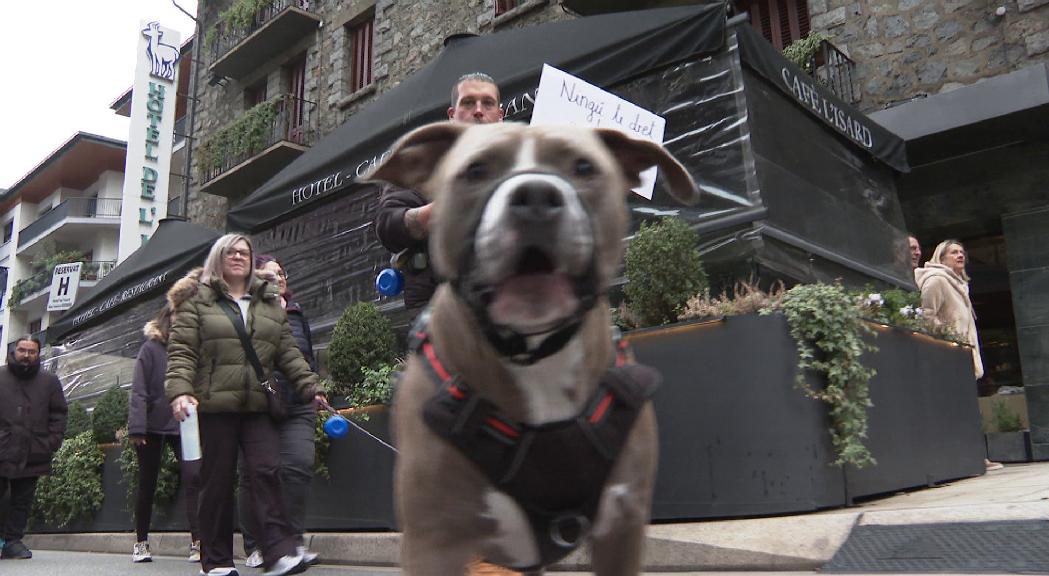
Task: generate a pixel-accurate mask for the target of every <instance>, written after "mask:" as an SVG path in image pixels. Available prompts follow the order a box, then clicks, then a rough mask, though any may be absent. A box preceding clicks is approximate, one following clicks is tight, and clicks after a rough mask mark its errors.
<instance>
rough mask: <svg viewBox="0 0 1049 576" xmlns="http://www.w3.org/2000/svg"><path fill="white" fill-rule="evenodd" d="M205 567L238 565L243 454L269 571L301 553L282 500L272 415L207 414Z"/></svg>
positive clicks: (203, 442)
mask: <svg viewBox="0 0 1049 576" xmlns="http://www.w3.org/2000/svg"><path fill="white" fill-rule="evenodd" d="M200 448H201V452H202V454H203V457H202V458H201V466H200V485H201V489H200V546H201V564H202V566H201V568H203V570H204V572H207V571H209V570H211V569H212V568H228V567H232V566H233V514H234V501H233V482H234V475H235V474H234V473H235V471H236V468H237V451H238V449H239V450H240V451H242V452H243V454H244V462H245V470H246V471H247V473H248V474H249V475H250V476H251V489H252V492H253V493H252V495H251V497H252V499H253V503H254V505H255V522H256V526H258V528H259V533H258V534H256V535H255V536H256V537H257V538H258V539H259V544H260V545H261V549H262V560H263V566H264V567H265V568H267V569H268V568H270V567H271V566H272V565H273V564H274V563H275V562H276V561H277V560H279V559H280V557H281V556H289V555H294V554H295V536H294V534H293V533H292V529H291V526H290V525H289V524H288V520H287V515H286V514H285V512H284V504H283V502H282V498H281V481H280V464H281V462H280V433H279V432H278V431H277V426H276V425H275V424H274V423H273V421H272V420H271V419H270V417H269V416H268V415H267V414H262V413H247V414H244V413H211V414H209V413H201V414H200Z"/></svg>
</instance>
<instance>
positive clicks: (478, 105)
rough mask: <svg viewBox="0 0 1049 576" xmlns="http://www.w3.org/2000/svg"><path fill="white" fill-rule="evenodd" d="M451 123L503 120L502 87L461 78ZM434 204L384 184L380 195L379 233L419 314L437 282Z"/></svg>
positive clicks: (407, 302) (481, 78)
mask: <svg viewBox="0 0 1049 576" xmlns="http://www.w3.org/2000/svg"><path fill="white" fill-rule="evenodd" d="M448 119H449V120H451V121H453V122H464V123H472V124H491V123H494V122H502V121H503V109H502V107H501V106H500V105H499V87H498V86H496V84H495V80H493V79H492V77H491V76H488V75H487V74H481V73H479V72H474V73H472V74H466V75H464V76H462V77H461V78H459V80H458V81H457V82H456V83H455V86H453V87H452V105H451V106H450V107H449V108H448ZM431 207H432V204H430V203H429V202H428V201H427V200H426V198H425V197H423V195H422V194H420V193H418V192H416V191H415V190H406V189H403V188H397V187H394V186H385V187H384V188H383V190H382V193H381V194H380V196H379V212H378V214H377V215H376V216H375V233H376V234H377V235H378V236H379V242H381V243H382V245H383V246H385V247H386V249H387V250H389V251H390V252H393V253H395V254H398V259H397V261H398V268H399V269H400V270H401V271H402V272H403V273H404V275H405V284H406V285H405V287H404V307H405V308H406V309H408V310H412V311H417V309H419V308H422V307H423V306H425V305H426V304H427V303H428V302H429V301H430V297H431V296H433V292H434V290H436V289H437V284H438V282H437V279H436V278H435V277H434V275H433V270H432V269H431V267H430V262H429V254H428V251H427V245H428V239H427V237H428V236H429V233H430V209H431Z"/></svg>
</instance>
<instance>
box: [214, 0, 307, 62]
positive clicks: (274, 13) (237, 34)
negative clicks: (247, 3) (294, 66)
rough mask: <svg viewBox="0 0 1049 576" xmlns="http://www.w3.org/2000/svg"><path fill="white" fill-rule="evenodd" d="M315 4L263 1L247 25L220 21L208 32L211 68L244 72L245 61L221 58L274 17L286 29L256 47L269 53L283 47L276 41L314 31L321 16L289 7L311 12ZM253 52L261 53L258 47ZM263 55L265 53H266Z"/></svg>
mask: <svg viewBox="0 0 1049 576" xmlns="http://www.w3.org/2000/svg"><path fill="white" fill-rule="evenodd" d="M313 4H315V2H314V1H311V0H271V1H269V2H266V3H264V4H263V6H262V7H261V8H260V9H259V10H258V11H257V12H255V16H254V18H252V21H251V23H250V24H248V25H247V26H229V25H225V24H224V23H222V22H220V23H219V24H217V25H216V26H215V27H214V28H212V29H211V30H210V31H209V32H208V36H207V40H206V41H207V45H208V47H209V48H210V52H211V62H212V63H213V64H212V71H213V72H216V73H218V74H219V75H220V76H228V75H232V76H234V77H236V76H237V75H238V74H237V73H238V72H241V71H243V70H242V69H243V68H244V66H243V64H244V63H243V62H228V61H225V62H220V61H221V60H223V59H224V58H226V56H227V55H228V54H229V53H230V52H231V51H233V50H234V49H235V48H238V46H239V45H240V44H241V43H242V42H244V41H245V40H247V39H248V38H249V37H251V35H252V34H254V33H255V32H257V31H258V30H260V29H262V28H263V27H265V26H266V25H267V24H269V23H271V22H274V21H275V20H278V19H281V21H282V24H281V26H282V28H284V29H282V30H278V31H276V32H277V33H276V34H275V35H274V37H273V38H265V39H263V40H265V41H264V42H262V43H261V45H260V46H258V47H256V48H261V49H262V50H264V51H267V53H268V51H271V50H274V49H275V50H277V51H278V52H279V51H280V50H282V49H283V48H284V46H273V45H272V41H273V40H276V39H282V40H285V41H287V40H291V39H297V38H300V37H301V36H299V34H304V33H306V32H307V31H309V30H311V29H313V30H315V29H316V27H317V25H318V24H319V22H320V17H319V16H317V15H315V14H310V15H304V14H302V13H301V12H297V11H294V10H289V9H290V8H296V9H298V10H301V11H303V12H312V5H313ZM282 16H288V18H281V17H282ZM283 20H288V22H283ZM252 52H258V50H252ZM263 56H266V55H265V54H263Z"/></svg>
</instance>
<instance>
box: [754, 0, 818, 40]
mask: <svg viewBox="0 0 1049 576" xmlns="http://www.w3.org/2000/svg"><path fill="white" fill-rule="evenodd" d="M737 6H738V7H739V9H740V10H745V11H747V12H749V13H750V24H751V25H752V26H754V28H756V29H757V30H758V31H759V32H761V35H762V36H764V37H765V39H766V40H768V41H769V42H770V43H771V44H772V45H773V46H775V47H776V48H777V49H779V50H783V49H784V48H786V47H787V46H790V43H791V42H794V41H795V40H800V39H802V38H804V37H806V36H808V34H809V6H808V1H807V0H739V2H737Z"/></svg>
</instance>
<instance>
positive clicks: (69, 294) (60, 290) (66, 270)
mask: <svg viewBox="0 0 1049 576" xmlns="http://www.w3.org/2000/svg"><path fill="white" fill-rule="evenodd" d="M82 265H83V262H72V263H70V264H59V265H58V266H55V272H54V274H52V275H51V295H50V297H48V299H47V311H48V312H54V311H55V310H69V309H70V308H72V307H73V303H74V302H76V293H77V289H78V288H80V267H81V266H82Z"/></svg>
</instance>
